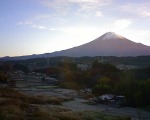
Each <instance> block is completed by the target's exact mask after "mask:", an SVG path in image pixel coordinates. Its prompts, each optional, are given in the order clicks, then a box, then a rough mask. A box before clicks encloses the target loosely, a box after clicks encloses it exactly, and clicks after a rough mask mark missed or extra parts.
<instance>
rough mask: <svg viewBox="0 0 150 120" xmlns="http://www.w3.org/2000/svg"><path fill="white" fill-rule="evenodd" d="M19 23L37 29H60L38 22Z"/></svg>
mask: <svg viewBox="0 0 150 120" xmlns="http://www.w3.org/2000/svg"><path fill="white" fill-rule="evenodd" d="M17 25H27V26H29V27H31V28H36V29H41V30H49V31H58V30H57V29H56V28H49V27H47V26H44V25H37V24H34V23H32V22H28V21H26V22H19V23H17Z"/></svg>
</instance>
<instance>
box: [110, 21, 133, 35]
mask: <svg viewBox="0 0 150 120" xmlns="http://www.w3.org/2000/svg"><path fill="white" fill-rule="evenodd" d="M131 24H132V20H130V19H118V20H115V21H114V22H113V24H112V26H111V27H112V30H113V31H117V32H118V31H120V30H124V29H126V28H128V27H129V26H130V25H131Z"/></svg>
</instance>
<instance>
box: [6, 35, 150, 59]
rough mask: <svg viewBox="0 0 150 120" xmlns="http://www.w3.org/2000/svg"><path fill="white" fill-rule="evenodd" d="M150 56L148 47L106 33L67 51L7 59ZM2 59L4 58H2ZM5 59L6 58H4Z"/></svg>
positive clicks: (149, 47)
mask: <svg viewBox="0 0 150 120" xmlns="http://www.w3.org/2000/svg"><path fill="white" fill-rule="evenodd" d="M142 55H150V46H146V45H143V44H141V43H135V42H132V41H130V40H128V39H127V38H125V37H122V36H120V35H117V34H115V33H113V32H107V33H105V34H104V35H102V36H100V37H99V38H97V39H95V40H93V41H91V42H89V43H86V44H83V45H81V46H77V47H74V48H70V49H67V50H62V51H57V52H53V53H45V54H40V55H29V56H19V57H11V58H9V57H7V59H8V58H9V59H11V60H20V59H22V60H23V59H30V58H40V57H55V56H71V57H82V56H91V57H93V56H119V57H121V56H142ZM3 59H4V58H3ZM5 59H6V58H5Z"/></svg>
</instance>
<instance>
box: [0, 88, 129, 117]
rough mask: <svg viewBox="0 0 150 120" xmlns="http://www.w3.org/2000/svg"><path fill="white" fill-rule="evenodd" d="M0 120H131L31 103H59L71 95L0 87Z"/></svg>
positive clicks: (69, 98)
mask: <svg viewBox="0 0 150 120" xmlns="http://www.w3.org/2000/svg"><path fill="white" fill-rule="evenodd" d="M0 98H2V99H0V120H96V119H100V120H131V119H130V118H128V117H116V116H110V115H106V114H102V113H95V112H80V113H79V112H72V111H70V110H68V109H62V108H47V109H42V107H37V106H36V105H33V104H61V103H62V102H64V101H69V100H73V98H71V97H64V98H61V97H55V96H54V97H50V96H27V95H24V94H22V93H19V92H17V91H15V90H12V89H9V88H0Z"/></svg>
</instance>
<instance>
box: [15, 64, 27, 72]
mask: <svg viewBox="0 0 150 120" xmlns="http://www.w3.org/2000/svg"><path fill="white" fill-rule="evenodd" d="M13 69H16V70H21V71H22V72H24V73H28V72H29V69H28V68H27V67H26V66H25V65H23V64H15V65H14V66H13Z"/></svg>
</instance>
